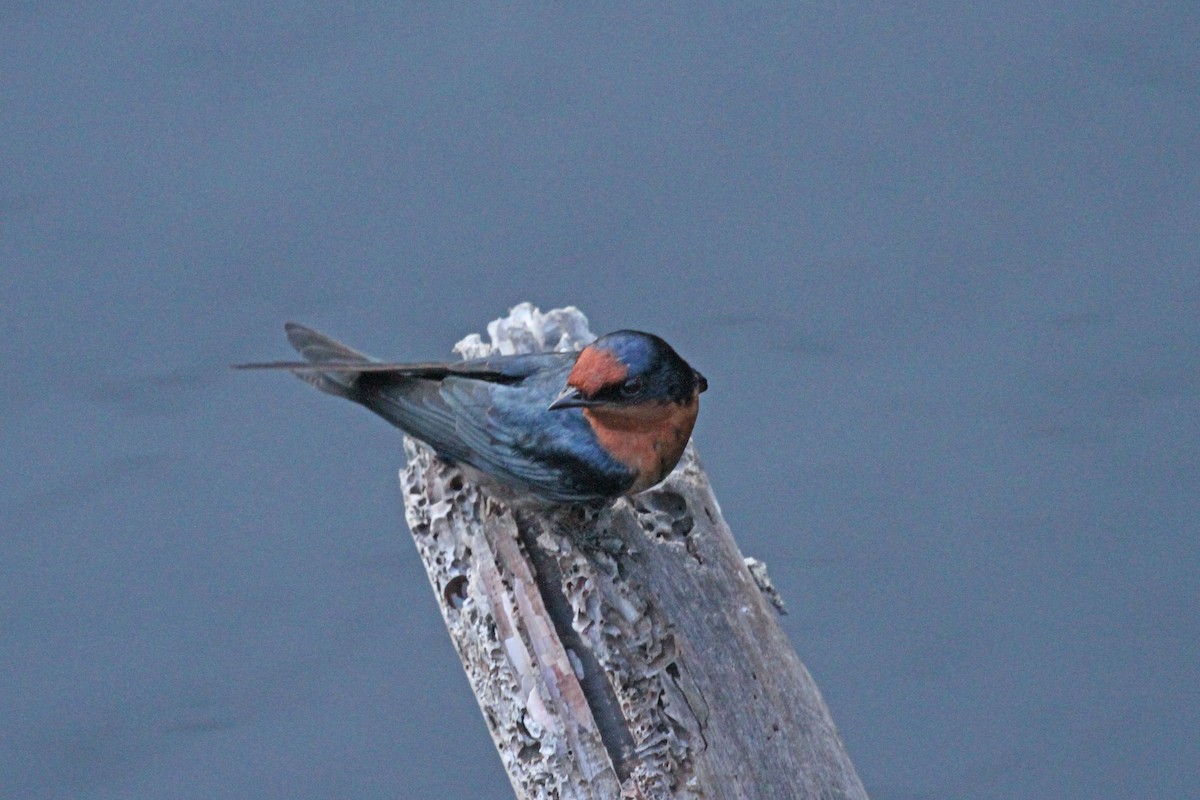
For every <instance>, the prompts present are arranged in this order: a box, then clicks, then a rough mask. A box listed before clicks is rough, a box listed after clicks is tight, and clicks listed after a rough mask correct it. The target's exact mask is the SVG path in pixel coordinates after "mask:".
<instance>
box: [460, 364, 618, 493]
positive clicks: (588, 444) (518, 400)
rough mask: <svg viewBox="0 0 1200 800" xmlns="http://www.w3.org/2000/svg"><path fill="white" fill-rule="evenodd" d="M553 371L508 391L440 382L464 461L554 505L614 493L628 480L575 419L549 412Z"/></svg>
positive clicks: (555, 382)
mask: <svg viewBox="0 0 1200 800" xmlns="http://www.w3.org/2000/svg"><path fill="white" fill-rule="evenodd" d="M560 372H561V374H555V372H553V371H551V372H548V373H542V374H539V375H538V376H536V377H534V378H531V379H530V380H529V381H527V382H525V383H522V384H521V385H514V386H491V387H487V386H485V385H482V384H480V383H479V382H478V381H472V380H470V379H465V378H461V377H457V376H454V377H449V378H447V379H446V380H444V381H442V384H441V388H440V390H439V394H440V395H441V397H442V399H443V400H444V401H445V403H446V406H447V408H449V409H451V410H452V411H453V413H454V419H455V433H456V434H457V439H458V441H460V442H461V443H462V444H463V445H464V446H465V447H466V448H468V450H469V455H468V456H466V457H464V458H463V460H464V461H466V462H467V463H469V464H471V465H472V466H474V467H476V468H477V469H479V470H481V471H483V472H486V473H489V474H492V475H496V476H498V477H500V478H502V479H504V480H505V481H506V482H508V483H510V484H516V485H518V486H520V485H524V486H525V487H527V488H529V489H531V490H533V491H535V492H536V493H537V494H539V495H541V496H543V497H547V498H550V499H554V500H557V501H560V502H577V501H582V500H588V499H594V498H595V497H596V496H598V495H608V494H612V495H616V494H620V493H621V491H622V490H623V489H624V488H625V487H627V486H628V484H629V482H630V481H631V480H632V474H631V473H630V471H629V470H628V469H627V468H625V467H624V466H623V465H621V464H619V463H617V462H616V461H615V460H613V459H612V458H611V457H610V456H608V454H607V453H604V452H603V451H602V450H600V449H599V445H598V444H597V442H596V440H595V437H594V436H593V435H592V434H591V430H590V427H589V426H588V423H587V421H586V420H585V419H584V418H583V416H582V414H581V413H580V412H579V411H578V410H575V409H562V410H558V411H550V410H549V405H550V403H551V401H553V399H554V397H555V395H556V393H557V390H558V389H559V388H561V384H562V383H563V382H564V381H565V380H566V374H565V371H560Z"/></svg>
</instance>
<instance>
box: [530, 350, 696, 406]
mask: <svg viewBox="0 0 1200 800" xmlns="http://www.w3.org/2000/svg"><path fill="white" fill-rule="evenodd" d="M707 388H708V381H706V380H705V379H704V376H703V375H701V374H700V373H699V372H697V371H696V370H694V369H692V367H691V366H690V365H689V364H688V363H687V362H686V361H684V360H683V359H682V358H681V357H680V356H679V354H678V353H676V352H675V350H674V349H673V348H672V347H671V345H669V344H667V343H666V342H664V341H663V340H662V339H660V338H658V337H657V336H654V335H653V334H649V333H641V332H640V331H617V332H616V333H609V334H606V335H604V336H601V337H600V338H599V339H597V340H596V341H594V342H592V343H591V344H589V345H588V346H587V347H585V348H584V349H583V350H582V351H581V352H580V353H579V359H578V360H577V361H576V362H575V367H574V369H572V370H571V374H570V375H569V376H568V377H567V385H566V387H565V388H564V389H563V390H562V392H561V393H560V394H559V396H558V397H557V398H556V399H555V400H554V402H553V403H551V404H550V408H551V410H556V409H560V408H595V407H610V408H620V407H622V406H626V407H627V406H637V405H641V404H645V403H655V404H665V403H680V404H686V403H690V402H692V399H693V398H694V397H695V396H696V394H697V393H699V392H703V391H704V390H705V389H707Z"/></svg>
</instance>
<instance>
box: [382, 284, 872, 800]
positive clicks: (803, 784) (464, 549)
mask: <svg viewBox="0 0 1200 800" xmlns="http://www.w3.org/2000/svg"><path fill="white" fill-rule="evenodd" d="M489 332H490V333H491V335H492V339H493V346H494V347H495V348H496V349H497V350H500V351H502V352H529V351H532V350H536V349H543V348H549V347H558V348H559V349H564V348H578V347H582V346H583V345H584V344H585V343H586V342H587V341H588V340H589V338H590V334H588V333H587V331H586V320H584V319H583V317H582V315H579V314H578V312H576V311H575V310H574V309H567V310H565V311H555V312H550V313H549V314H546V315H542V314H540V313H539V312H537V311H536V310H535V309H532V307H530V306H518V307H517V308H516V309H514V310H513V313H512V315H510V317H509V318H508V319H506V320H498V321H497V322H494V323H492V325H490V326H489ZM460 349H465V350H467V351H468V354H469V355H479V354H481V353H482V352H484V351H486V350H488V349H490V348H488V346H487V345H483V344H482V343H481V342H479V341H478V339H477V338H475V339H471V340H464V343H463V344H461V345H460ZM405 450H406V453H407V455H408V466H407V467H406V468H405V469H404V470H403V471H402V472H401V481H402V485H403V490H404V501H405V507H406V510H407V518H408V523H409V527H410V528H411V530H412V533H413V538H414V540H415V542H416V544H417V549H418V551H419V552H420V554H421V558H422V560H423V561H424V562H425V565H426V569H427V570H428V573H429V579H430V581H431V583H432V584H433V586H434V589H435V590H436V593H437V596H438V599H439V603H440V605H441V608H442V613H443V616H444V617H445V620H446V625H447V628H448V629H449V631H450V635H451V638H452V639H453V641H454V645H455V647H456V649H457V650H458V653H459V655H460V657H461V658H462V661H463V666H464V669H465V670H466V673H467V677H468V679H469V681H470V684H471V688H472V689H473V690H474V692H475V695H476V697H477V699H478V700H479V704H480V708H481V709H482V710H483V715H484V718H485V720H486V721H487V725H488V728H489V730H490V731H491V734H492V738H493V740H494V741H495V743H496V748H497V750H498V751H499V753H500V757H501V760H502V761H503V763H504V767H505V769H506V770H507V771H508V774H509V777H510V779H511V781H512V784H513V787H514V789H515V791H516V794H517V797H518V798H520V800H527V799H528V800H532V799H533V798H539V799H540V798H579V800H613V799H614V798H619V797H621V798H646V799H647V800H651V799H654V800H658V798H671V800H682V799H684V798H713V799H715V798H730V799H733V798H737V799H738V800H743V799H744V800H750V799H752V798H754V799H757V798H763V799H764V800H781V799H784V798H798V799H800V798H848V799H849V800H858V799H859V798H863V799H865V798H866V792H865V791H864V790H863V787H862V784H861V782H860V781H859V779H858V776H857V774H856V773H855V771H854V767H853V765H852V764H851V763H850V759H849V757H848V756H847V754H846V751H845V748H844V747H843V745H842V742H841V739H840V738H839V736H838V733H837V730H836V729H835V727H834V724H833V721H832V719H831V718H830V716H829V712H828V710H827V708H826V707H825V703H824V701H823V700H822V699H821V695H820V693H819V692H818V690H817V687H816V685H815V684H814V683H813V680H812V678H811V677H810V676H809V674H808V672H807V670H805V668H804V666H803V665H802V664H801V663H800V660H799V658H797V656H796V653H795V652H794V651H793V650H792V648H791V645H790V644H789V643H788V641H787V637H786V635H785V634H784V632H783V630H782V628H781V627H780V626H779V623H778V620H777V616H776V614H777V612H776V609H775V608H774V607H773V606H772V603H771V601H770V600H769V599H768V598H766V597H765V596H764V593H763V591H762V590H760V588H759V585H758V583H757V582H756V580H755V577H754V576H753V575H752V574H751V572H750V570H749V569H748V568H747V565H746V561H745V559H743V557H742V555H741V553H740V552H739V551H738V548H737V545H736V544H735V542H734V540H733V535H732V533H731V532H730V530H729V527H728V526H727V525H726V524H725V521H724V519H723V518H722V516H721V512H720V508H719V506H718V505H717V501H716V498H715V497H714V496H713V493H712V489H711V487H710V486H709V483H708V479H707V477H706V476H705V474H704V471H703V469H702V468H701V466H700V462H699V460H698V458H697V457H696V453H695V450H694V448H693V447H692V446H691V445H689V446H688V450H687V452H686V453H685V455H684V458H683V460H682V461H681V463H680V465H679V467H678V468H677V469H676V470H675V472H674V473H672V474H671V476H670V477H668V478H667V480H666V481H665V482H664V483H663V484H662V485H660V486H659V487H657V488H655V489H653V490H651V491H649V492H645V493H643V494H641V495H638V496H636V497H635V498H632V499H631V500H621V501H618V502H617V503H616V504H615V505H614V506H613V507H612V508H610V509H605V510H602V511H585V510H581V509H560V510H555V511H552V512H545V513H534V512H529V511H518V512H512V511H510V510H508V509H506V508H505V507H504V506H502V505H501V504H500V503H498V502H496V501H494V500H491V499H489V498H486V497H485V496H483V495H481V494H480V492H479V491H478V490H477V489H476V488H475V487H474V486H473V485H472V484H470V483H469V482H467V481H466V480H465V479H464V478H463V477H462V476H461V475H460V474H459V473H458V472H457V471H456V470H454V469H453V468H450V467H447V466H445V465H444V464H442V463H441V462H440V461H438V460H437V459H436V458H434V457H433V456H432V455H431V454H430V453H429V451H428V450H426V449H425V448H424V447H423V446H421V445H419V444H417V443H415V442H413V441H411V440H406V442H405Z"/></svg>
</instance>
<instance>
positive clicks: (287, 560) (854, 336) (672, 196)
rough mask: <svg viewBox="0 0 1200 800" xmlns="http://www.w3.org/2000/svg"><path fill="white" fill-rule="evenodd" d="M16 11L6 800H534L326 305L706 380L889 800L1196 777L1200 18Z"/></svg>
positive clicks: (120, 8)
mask: <svg viewBox="0 0 1200 800" xmlns="http://www.w3.org/2000/svg"><path fill="white" fill-rule="evenodd" d="M796 5H797V6H799V7H798V8H795V9H792V10H787V9H785V8H782V7H780V6H761V7H758V8H754V9H752V8H751V7H750V6H748V5H742V6H738V7H737V8H736V10H734V9H731V8H728V7H725V8H722V7H720V6H708V7H700V6H695V5H689V6H679V7H675V8H673V9H670V10H667V9H665V8H663V7H659V6H655V8H654V9H653V10H651V9H648V8H646V7H645V6H644V5H640V4H629V5H619V6H618V5H612V4H594V5H589V6H587V7H584V6H581V5H576V4H572V5H570V6H568V7H565V8H564V7H557V8H546V7H543V6H532V5H530V6H515V7H507V8H506V9H504V10H495V9H488V8H484V7H482V6H477V7H474V8H472V9H470V10H462V9H460V10H457V11H452V10H444V9H442V8H441V7H440V6H439V5H433V6H431V5H430V4H411V5H410V4H399V3H396V4H393V3H381V4H376V6H375V7H372V8H364V7H356V8H355V9H354V10H350V9H347V8H341V7H338V8H336V9H335V8H332V7H329V6H327V5H325V4H319V3H292V4H287V5H286V6H282V7H281V6H278V5H276V4H269V3H250V4H236V5H230V4H220V3H210V2H202V3H169V4H168V3H164V4H156V5H152V6H145V5H138V4H119V3H117V4H110V3H90V4H63V3H9V4H6V5H5V6H4V7H3V9H0V109H2V111H0V291H2V294H0V297H2V298H3V310H2V312H0V334H2V335H3V341H4V342H5V343H6V345H7V348H8V351H7V359H6V361H7V363H8V365H9V366H8V369H7V370H6V371H5V377H4V378H3V382H2V383H0V413H2V415H3V419H4V423H3V426H2V427H0V452H2V453H3V461H4V469H3V470H2V471H0V514H2V517H3V519H4V523H3V533H2V535H0V796H2V797H5V798H118V797H120V798H163V797H172V798H174V797H179V798H210V797H214V796H223V797H254V798H276V797H278V798H289V799H291V798H309V797H311V798H326V797H348V798H392V797H400V798H423V797H464V798H465V797H504V796H507V794H508V792H509V789H508V787H507V782H506V779H505V777H504V774H503V772H502V770H501V769H500V766H499V763H498V760H497V758H496V757H495V755H494V753H493V752H492V749H491V744H490V741H489V739H488V737H487V735H486V733H485V730H484V725H483V722H482V720H481V719H480V717H479V712H478V710H477V708H476V707H475V701H474V699H473V698H472V696H471V695H470V693H469V691H468V690H467V688H466V682H465V680H464V678H463V676H462V674H461V669H460V667H459V665H458V662H457V659H456V658H455V657H454V655H453V653H452V651H451V648H450V645H449V642H448V640H447V637H446V635H445V632H444V630H443V628H442V623H441V621H440V619H439V616H438V614H437V611H436V607H435V605H434V603H433V601H432V595H431V592H430V590H429V588H428V586H427V585H426V582H425V577H424V574H423V572H422V570H421V569H420V566H419V564H418V561H417V558H416V555H415V553H414V550H413V547H412V544H411V542H410V541H409V538H408V534H407V531H406V530H405V528H404V525H403V517H402V513H401V508H400V503H399V499H398V496H397V489H396V479H395V472H396V468H397V467H398V466H399V464H400V462H401V451H400V440H399V437H398V436H397V435H395V434H394V433H393V432H392V431H391V430H390V429H389V428H387V427H386V425H384V424H383V423H382V422H381V421H379V420H377V419H375V418H373V417H371V416H369V415H368V414H366V413H365V412H363V411H361V410H359V409H355V408H353V407H351V406H350V405H349V404H346V403H343V402H338V401H335V400H334V399H332V398H328V397H324V396H321V395H318V394H317V393H316V392H313V391H312V390H311V389H309V388H308V387H306V386H304V385H303V384H301V383H300V382H298V381H295V380H292V379H290V378H289V377H287V376H274V375H246V374H237V373H231V372H229V371H228V370H227V369H226V368H225V365H226V364H227V363H229V362H232V361H237V360H244V359H261V358H277V357H286V356H287V355H289V353H288V350H287V348H286V345H285V344H284V342H283V338H282V330H281V326H282V323H283V321H284V320H285V319H298V320H301V321H304V322H307V323H310V324H312V325H314V326H316V327H318V328H321V329H324V330H327V331H328V332H330V333H331V334H334V335H336V336H338V337H341V338H344V339H345V340H346V341H348V342H350V343H351V344H353V345H356V346H358V347H361V348H362V349H365V350H368V351H370V352H373V353H376V354H378V355H381V356H387V357H393V358H432V357H439V356H448V355H449V347H450V345H451V344H452V343H453V342H455V341H456V340H457V339H458V338H459V337H460V336H462V335H463V334H465V333H468V332H471V331H476V330H482V328H483V326H484V324H485V323H486V322H487V321H488V320H490V319H492V318H494V317H496V316H499V315H501V314H503V313H504V312H505V311H506V309H507V308H508V306H510V305H512V304H514V303H516V302H519V301H522V300H531V301H534V302H536V303H538V304H539V305H540V306H541V307H542V308H550V307H554V306H559V305H566V304H571V303H574V304H577V305H579V306H581V307H582V308H583V309H584V311H585V312H587V313H588V315H589V316H590V318H591V320H592V325H593V328H594V329H595V330H597V331H605V330H611V329H614V328H619V327H637V328H643V329H647V330H652V331H655V332H657V333H659V334H661V335H663V336H665V337H666V338H667V339H668V340H670V341H671V342H672V343H674V344H675V345H676V346H677V348H678V349H679V350H680V351H681V352H682V353H683V354H684V355H685V356H686V357H687V358H688V359H689V360H690V361H691V362H692V363H693V364H695V365H696V366H697V367H698V368H699V369H701V370H702V371H703V372H704V373H705V375H707V376H708V378H709V380H710V382H711V387H712V388H711V390H710V391H709V393H708V394H706V395H705V397H704V401H705V402H704V407H703V411H702V413H701V418H700V423H699V426H698V429H697V440H698V443H699V446H700V451H701V454H702V456H703V458H704V460H705V463H706V464H707V466H708V469H709V472H710V474H711V476H712V479H713V482H714V484H715V486H716V490H717V493H718V496H719V497H720V499H721V503H722V506H723V508H724V511H725V513H726V515H727V517H728V519H729V521H730V523H731V524H732V526H733V528H734V530H735V532H736V534H737V536H738V539H739V541H740V543H741V545H742V547H743V549H744V551H745V552H746V553H748V554H751V555H754V556H757V557H759V558H762V559H764V560H766V561H767V562H768V564H769V565H770V567H771V570H772V574H773V577H774V579H775V582H776V584H777V585H778V587H779V589H780V591H781V592H782V593H783V595H784V597H785V598H786V600H787V602H788V604H789V606H790V609H791V615H790V616H788V617H786V618H785V620H784V623H785V625H786V627H787V629H788V631H789V633H790V635H791V637H792V640H793V642H794V643H795V645H796V647H797V649H798V650H799V652H800V653H801V656H802V658H803V659H804V660H805V662H806V663H807V664H808V666H809V667H810V669H811V670H812V671H813V673H814V675H815V677H816V679H817V681H818V683H819V684H820V686H821V687H822V689H823V691H824V692H825V695H826V697H827V699H828V701H829V704H830V706H831V708H832V711H833V715H834V718H835V719H836V720H837V722H838V724H839V725H840V727H841V729H842V731H843V733H844V736H845V739H846V742H847V745H848V747H849V749H850V753H851V755H852V757H853V759H854V761H855V763H856V765H857V766H858V768H859V771H860V772H861V774H862V777H863V779H864V781H865V783H866V785H867V787H868V790H869V791H870V792H871V794H872V796H873V797H874V798H876V800H917V799H918V798H921V799H922V800H926V799H933V798H938V799H941V798H945V799H946V800H953V799H955V798H1011V797H1025V798H1056V800H1057V799H1059V798H1080V799H1082V798H1088V799H1089V800H1091V799H1092V798H1112V799H1113V800H1117V799H1118V798H1120V799H1121V800H1124V799H1125V798H1129V797H1146V798H1150V797H1153V798H1187V797H1196V796H1200V766H1198V765H1200V726H1198V724H1197V720H1198V719H1200V692H1198V690H1197V685H1200V596H1198V592H1200V590H1198V588H1197V587H1198V584H1200V577H1198V572H1200V569H1198V568H1200V546H1198V543H1200V401H1198V399H1197V396H1198V392H1200V169H1198V168H1197V164H1200V48H1198V47H1197V42H1198V41H1200V11H1198V10H1197V8H1196V6H1195V4H1194V3H1191V2H1179V3H1158V4H1151V5H1150V6H1147V5H1145V4H1142V5H1138V4H1121V5H1118V4H1102V5H1084V4H1055V6H1054V7H1048V6H1047V5H1046V4H1043V3H1008V4H1002V5H1000V6H997V7H995V8H991V9H988V10H980V9H974V10H969V9H966V8H964V7H963V6H962V4H957V3H943V4H922V5H920V6H919V7H916V8H914V7H913V6H912V5H911V4H896V3H889V4H871V5H861V4H860V5H856V6H854V7H851V6H849V5H847V4H837V3H808V4H802V5H801V4H796Z"/></svg>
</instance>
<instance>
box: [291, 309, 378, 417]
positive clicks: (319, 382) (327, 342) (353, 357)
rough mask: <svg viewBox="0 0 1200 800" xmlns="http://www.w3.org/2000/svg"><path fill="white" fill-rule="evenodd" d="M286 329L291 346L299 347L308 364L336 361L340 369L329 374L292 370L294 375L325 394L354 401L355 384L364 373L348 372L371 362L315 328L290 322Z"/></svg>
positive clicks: (299, 351) (297, 349)
mask: <svg viewBox="0 0 1200 800" xmlns="http://www.w3.org/2000/svg"><path fill="white" fill-rule="evenodd" d="M283 327H284V330H285V331H287V338H288V342H290V343H291V345H292V347H294V348H296V352H297V353H299V354H300V357H301V358H303V359H304V360H305V361H308V362H311V363H313V364H321V363H323V362H326V361H330V362H335V363H336V364H337V365H338V367H339V368H338V369H337V370H335V371H330V372H317V371H314V370H300V369H295V370H292V374H293V375H295V376H296V377H297V378H299V379H300V380H302V381H304V382H305V383H309V384H312V385H313V386H315V387H316V388H318V389H320V390H321V391H322V392H327V393H329V394H332V395H336V396H338V397H346V398H350V399H352V400H353V399H355V397H356V394H357V393H356V391H355V388H354V384H355V381H357V380H358V376H359V375H361V374H362V373H360V372H355V371H353V370H351V369H347V365H352V364H354V363H356V362H362V363H363V364H364V365H365V364H369V363H371V361H372V359H371V358H370V357H368V356H366V355H363V354H362V353H360V352H358V351H357V350H352V349H350V348H349V347H347V346H346V345H344V344H342V343H341V342H339V341H336V340H334V339H330V338H329V337H328V336H326V335H325V334H323V333H318V332H317V331H314V330H313V329H312V328H306V327H305V326H303V325H301V324H299V323H296V322H289V323H287V324H285V325H284V326H283Z"/></svg>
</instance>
